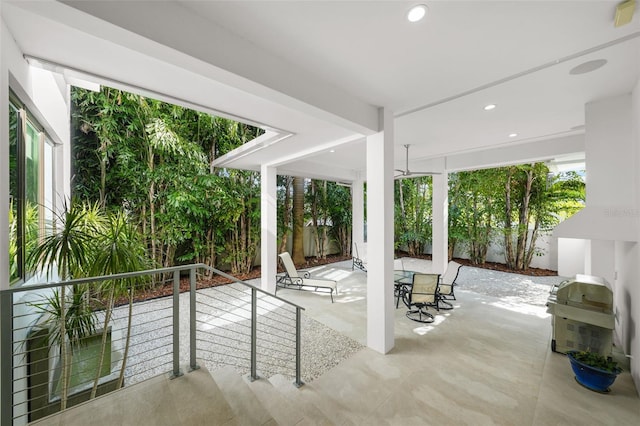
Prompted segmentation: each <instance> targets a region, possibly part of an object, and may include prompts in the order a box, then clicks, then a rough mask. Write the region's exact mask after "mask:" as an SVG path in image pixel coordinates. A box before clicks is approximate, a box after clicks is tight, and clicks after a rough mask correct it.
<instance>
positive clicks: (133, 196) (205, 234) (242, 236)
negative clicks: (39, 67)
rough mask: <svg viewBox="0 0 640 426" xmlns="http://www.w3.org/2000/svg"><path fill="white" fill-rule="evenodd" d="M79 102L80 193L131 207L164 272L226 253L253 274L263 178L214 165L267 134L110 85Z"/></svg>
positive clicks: (78, 94)
mask: <svg viewBox="0 0 640 426" xmlns="http://www.w3.org/2000/svg"><path fill="white" fill-rule="evenodd" d="M72 101H73V108H72V122H73V125H72V127H73V130H74V132H73V136H74V144H73V146H74V176H73V192H74V194H75V195H76V196H77V197H79V198H81V199H84V200H89V201H92V202H98V203H99V204H100V205H102V206H103V207H106V208H108V209H124V210H126V211H127V212H128V213H129V215H130V216H131V218H132V219H133V220H134V221H135V222H136V223H138V224H139V227H140V232H141V234H142V235H143V237H144V241H145V245H146V247H147V250H148V253H149V257H150V258H152V259H153V260H154V262H155V264H156V265H157V266H170V265H173V264H174V263H175V262H177V261H195V262H203V263H207V264H209V265H212V266H215V265H216V262H217V261H218V259H217V256H218V255H221V254H222V255H223V257H222V259H220V261H222V262H224V263H227V264H229V265H230V266H231V269H232V270H233V272H235V273H238V272H246V270H247V269H250V268H251V265H252V262H253V259H254V257H255V253H256V249H257V244H258V241H259V238H258V237H259V219H258V216H257V215H259V211H258V210H257V207H258V206H259V198H258V197H259V176H258V175H257V174H256V173H255V172H243V171H228V170H224V169H221V170H219V169H215V170H212V169H213V168H212V167H211V162H212V161H213V160H214V159H215V158H216V157H218V156H220V155H223V154H225V153H226V152H228V151H230V150H231V149H233V148H235V147H237V146H239V145H241V144H243V143H245V142H247V141H249V140H251V139H253V138H255V137H256V136H258V135H259V134H260V132H261V130H259V129H257V128H255V127H252V126H248V125H245V124H242V123H238V122H235V121H232V120H228V119H224V118H220V117H213V116H211V115H209V114H205V113H202V112H198V111H194V110H190V109H186V108H182V107H179V106H176V105H170V104H166V103H163V102H159V101H156V100H153V99H148V98H144V97H142V96H139V95H134V94H131V93H127V92H123V91H120V90H116V89H112V88H107V87H105V88H103V89H102V91H101V92H91V91H86V90H83V89H77V88H74V89H73V91H72ZM98 171H99V172H98Z"/></svg>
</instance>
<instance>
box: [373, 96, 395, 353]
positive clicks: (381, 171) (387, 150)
mask: <svg viewBox="0 0 640 426" xmlns="http://www.w3.org/2000/svg"><path fill="white" fill-rule="evenodd" d="M381 121H382V123H383V128H384V130H383V131H382V132H380V133H377V134H375V135H372V136H369V137H367V256H368V263H367V269H368V274H367V346H369V347H370V348H371V349H373V350H376V351H378V352H381V353H387V352H389V351H390V350H391V349H392V348H393V346H394V315H395V313H394V311H395V309H394V304H393V213H394V212H393V210H394V209H393V114H392V113H391V111H389V110H386V109H385V110H382V111H381Z"/></svg>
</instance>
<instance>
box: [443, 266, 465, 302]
mask: <svg viewBox="0 0 640 426" xmlns="http://www.w3.org/2000/svg"><path fill="white" fill-rule="evenodd" d="M461 267H462V265H461V264H459V263H458V262H454V261H451V262H449V264H448V265H447V270H446V271H445V273H444V274H443V275H442V277H441V278H440V282H439V284H438V308H439V309H453V304H452V303H451V302H450V300H456V295H455V293H454V290H455V286H456V280H457V279H458V274H459V273H460V268H461Z"/></svg>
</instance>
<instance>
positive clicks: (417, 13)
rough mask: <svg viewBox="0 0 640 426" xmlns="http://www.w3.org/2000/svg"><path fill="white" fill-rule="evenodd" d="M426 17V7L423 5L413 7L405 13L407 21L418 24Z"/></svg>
mask: <svg viewBox="0 0 640 426" xmlns="http://www.w3.org/2000/svg"><path fill="white" fill-rule="evenodd" d="M426 15H427V6H426V5H424V4H419V5H416V6H413V7H412V8H411V9H409V12H408V13H407V19H408V20H409V22H418V21H421V20H422V19H423V18H424V17H425V16H426Z"/></svg>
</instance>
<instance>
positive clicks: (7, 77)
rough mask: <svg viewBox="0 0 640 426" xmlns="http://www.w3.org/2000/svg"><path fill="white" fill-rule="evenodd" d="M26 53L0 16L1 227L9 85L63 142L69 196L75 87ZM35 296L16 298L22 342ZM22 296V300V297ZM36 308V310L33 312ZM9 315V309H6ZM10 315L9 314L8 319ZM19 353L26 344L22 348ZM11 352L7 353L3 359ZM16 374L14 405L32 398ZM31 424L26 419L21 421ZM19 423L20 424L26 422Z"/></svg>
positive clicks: (3, 249) (2, 281) (59, 186)
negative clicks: (30, 62)
mask: <svg viewBox="0 0 640 426" xmlns="http://www.w3.org/2000/svg"><path fill="white" fill-rule="evenodd" d="M22 55H23V53H22V52H21V51H20V49H19V48H18V46H17V45H16V44H15V42H14V39H13V37H12V35H11V34H10V33H9V30H8V29H7V27H6V25H5V23H4V20H0V93H2V101H1V102H0V132H2V133H0V229H2V230H6V229H9V224H8V217H9V144H8V141H9V133H8V127H9V124H8V116H9V109H8V108H9V105H8V99H9V93H8V88H9V87H11V89H12V90H13V91H14V92H15V93H16V95H17V96H18V97H19V98H20V100H21V101H22V102H24V104H25V105H26V107H27V108H28V109H29V111H30V112H31V113H32V114H33V115H34V116H35V118H36V120H37V121H38V122H39V123H40V124H41V125H42V126H43V127H44V128H45V130H46V132H47V134H48V136H49V137H50V138H51V140H52V141H53V142H54V143H56V144H59V145H60V146H59V148H58V149H57V152H56V153H55V156H56V157H55V159H56V160H55V161H56V189H55V191H56V192H57V193H58V194H61V195H67V196H68V194H69V192H70V191H69V172H68V171H69V162H70V148H69V140H70V137H69V134H70V128H69V127H70V126H69V90H68V87H67V86H66V85H65V84H61V77H60V76H55V75H53V74H51V73H49V72H48V71H44V70H41V69H34V68H33V67H30V66H29V65H28V64H27V62H26V61H25V60H24V58H23V56H22ZM8 254H9V237H8V232H6V231H5V232H0V271H2V273H0V290H2V289H6V288H9V256H8ZM31 296H32V295H30V294H29V293H22V294H21V295H20V297H16V301H15V302H16V303H22V304H20V305H18V308H16V309H18V310H20V312H16V314H19V315H20V318H21V321H22V323H23V324H22V325H20V324H14V326H15V327H16V328H18V329H19V330H18V331H17V332H15V333H14V339H15V341H17V342H20V341H23V340H24V339H25V337H26V335H27V332H28V327H25V326H24V324H25V323H26V321H30V320H31V319H33V315H32V314H34V313H33V308H32V307H30V306H29V305H26V304H24V300H27V299H28V298H30V297H31ZM18 299H20V300H18ZM29 311H31V312H29ZM0 314H2V315H5V313H4V312H2V313H0ZM3 319H4V318H3ZM15 349H16V350H17V353H19V352H20V351H22V350H23V349H22V348H19V347H16V348H15ZM5 356H6V354H4V353H3V354H2V358H3V359H4V357H5ZM22 358H23V357H22V355H19V354H18V355H15V356H14V359H15V362H16V363H17V364H20V363H23V359H22ZM13 374H14V392H15V400H14V403H19V402H20V401H23V400H25V399H26V392H25V391H24V389H26V386H27V382H26V379H25V376H26V369H25V368H19V369H15V370H14V371H13ZM26 409H27V404H21V405H20V406H18V407H17V408H16V410H17V411H16V412H14V415H21V414H24V412H25V411H26ZM21 422H24V423H26V417H24V418H22V419H21ZM21 422H17V423H16V424H20V423H21Z"/></svg>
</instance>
